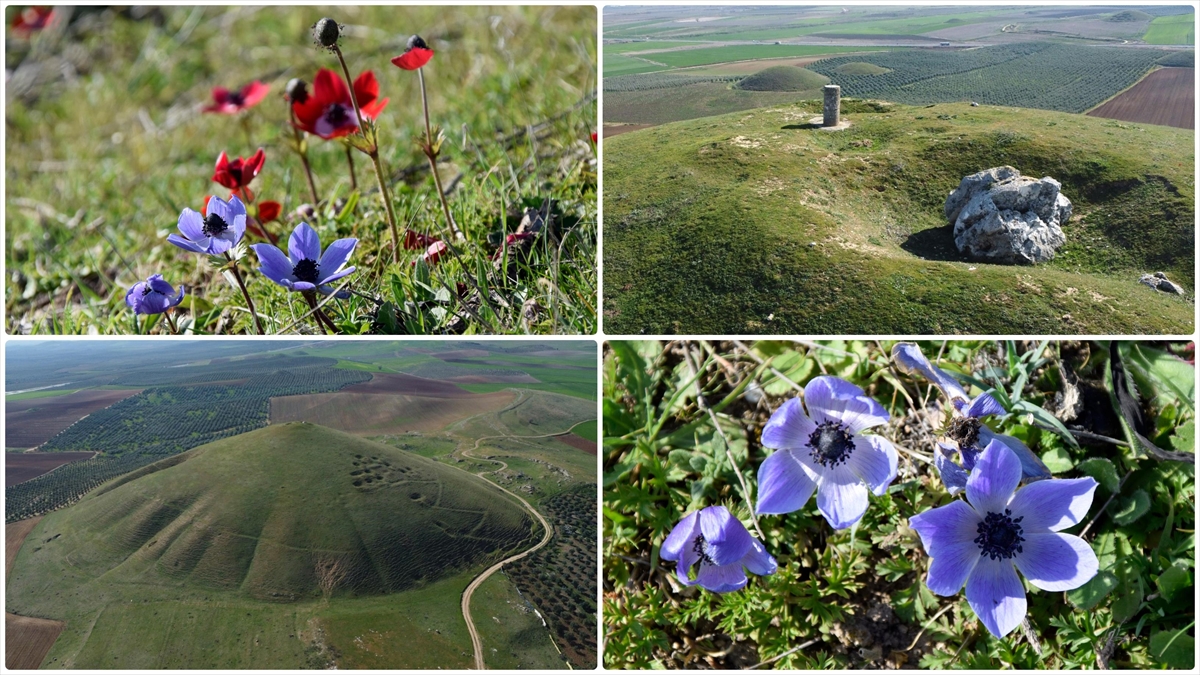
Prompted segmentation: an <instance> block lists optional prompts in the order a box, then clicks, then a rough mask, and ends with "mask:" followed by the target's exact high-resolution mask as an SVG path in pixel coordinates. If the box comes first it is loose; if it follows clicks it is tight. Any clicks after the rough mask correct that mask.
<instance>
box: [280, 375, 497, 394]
mask: <svg viewBox="0 0 1200 675" xmlns="http://www.w3.org/2000/svg"><path fill="white" fill-rule="evenodd" d="M342 392H346V393H353V394H415V395H417V396H428V397H431V398H470V397H472V396H475V394H472V393H471V392H469V391H467V390H466V389H462V388H460V387H459V386H458V385H456V384H452V383H450V382H444V381H442V380H430V379H426V378H424V377H417V376H416V375H406V374H404V373H374V374H372V376H371V379H370V380H367V381H366V382H363V383H362V384H356V385H353V386H350V387H346V388H345V389H343V390H342ZM289 398H290V397H289Z"/></svg>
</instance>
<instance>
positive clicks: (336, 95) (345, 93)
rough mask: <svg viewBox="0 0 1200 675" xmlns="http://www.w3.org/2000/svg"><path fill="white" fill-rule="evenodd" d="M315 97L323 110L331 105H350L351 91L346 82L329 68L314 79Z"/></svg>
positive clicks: (323, 69)
mask: <svg viewBox="0 0 1200 675" xmlns="http://www.w3.org/2000/svg"><path fill="white" fill-rule="evenodd" d="M313 96H315V97H316V98H318V99H320V101H321V108H322V109H324V108H325V106H326V105H328V104H330V103H345V104H346V105H350V89H349V88H347V87H346V82H345V81H344V80H342V77H341V76H340V75H338V74H337V73H335V72H333V71H332V70H330V69H328V68H321V69H320V70H318V71H317V76H316V77H314V78H313Z"/></svg>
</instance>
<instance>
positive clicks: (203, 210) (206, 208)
mask: <svg viewBox="0 0 1200 675" xmlns="http://www.w3.org/2000/svg"><path fill="white" fill-rule="evenodd" d="M212 198H213V196H212V195H208V196H207V197H205V198H204V208H202V209H200V213H205V214H207V213H208V200H210V199H212Z"/></svg>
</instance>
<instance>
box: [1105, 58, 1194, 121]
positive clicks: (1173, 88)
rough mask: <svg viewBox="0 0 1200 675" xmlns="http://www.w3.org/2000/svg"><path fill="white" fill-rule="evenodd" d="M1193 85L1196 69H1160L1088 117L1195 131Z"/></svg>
mask: <svg viewBox="0 0 1200 675" xmlns="http://www.w3.org/2000/svg"><path fill="white" fill-rule="evenodd" d="M1195 82H1196V69H1195V68H1160V69H1159V70H1156V71H1154V72H1152V73H1150V74H1149V75H1147V76H1146V77H1145V78H1143V79H1142V80H1141V81H1139V82H1138V83H1137V84H1135V85H1133V86H1132V87H1130V88H1129V89H1128V90H1126V91H1123V92H1121V93H1120V94H1119V95H1117V96H1116V97H1115V98H1113V99H1111V100H1109V101H1106V102H1105V103H1104V104H1102V105H1100V106H1097V107H1096V108H1093V109H1092V110H1089V111H1088V113H1087V114H1089V115H1091V116H1093V117H1106V118H1109V119H1115V120H1123V121H1126V122H1139V123H1142V124H1164V125H1167V126H1171V127H1179V128H1180V129H1195V128H1196V90H1195Z"/></svg>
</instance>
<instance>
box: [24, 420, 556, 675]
mask: <svg viewBox="0 0 1200 675" xmlns="http://www.w3.org/2000/svg"><path fill="white" fill-rule="evenodd" d="M367 481H371V482H367ZM355 482H358V483H360V485H359V486H356V485H355V484H354V483H355ZM381 482H382V483H387V484H391V485H393V488H392V489H378V488H375V487H372V485H373V484H379V483H381ZM538 527H539V526H537V525H536V524H535V523H534V522H533V521H532V519H531V517H530V516H529V515H528V514H527V513H526V512H525V511H524V509H522V508H521V507H520V506H519V505H518V504H515V503H513V502H512V501H511V500H510V499H509V498H508V497H507V496H505V495H504V494H503V493H501V492H499V491H497V490H495V488H494V487H492V486H489V485H487V484H486V483H484V482H482V481H480V480H478V479H477V478H474V477H471V476H468V475H466V474H464V473H462V472H461V471H456V470H453V469H450V468H448V467H445V466H443V465H441V464H438V463H436V462H433V461H430V460H428V459H425V458H422V457H419V456H418V455H416V454H412V453H407V452H403V451H401V450H398V449H395V448H392V447H388V446H386V445H380V444H378V443H373V442H370V441H365V440H362V439H359V438H356V437H353V436H349V435H347V434H342V433H340V432H335V431H332V430H330V429H324V428H322V427H317V426H315V425H311V424H289V425H281V426H273V427H268V428H267V429H262V430H259V431H255V432H252V433H250V434H244V435H242V436H237V437H233V438H230V439H226V440H224V441H219V442H216V443H212V444H209V445H206V446H202V447H200V448H197V449H195V450H193V451H191V452H189V453H187V454H186V455H182V456H180V457H177V458H175V459H174V460H172V461H171V462H169V463H160V464H157V465H154V466H151V467H147V468H145V469H142V470H141V471H139V472H136V473H133V474H129V475H127V476H125V477H123V478H121V479H118V480H116V481H113V482H110V483H109V484H107V485H106V486H105V487H103V488H101V489H99V490H97V491H95V492H93V493H91V494H90V495H88V496H87V497H85V498H84V499H83V500H81V501H80V502H79V503H78V504H76V505H75V506H73V507H71V508H68V509H64V510H61V511H56V512H54V513H52V514H50V515H48V516H46V518H45V519H44V520H43V521H42V522H41V523H39V525H38V528H37V529H36V530H35V532H34V533H33V534H31V535H30V537H29V539H28V540H27V542H26V545H25V546H23V547H22V549H21V552H20V554H19V556H18V559H17V562H16V564H15V567H14V569H13V573H12V576H11V577H10V579H9V584H8V596H7V599H6V601H7V608H8V610H9V611H12V612H16V613H19V614H24V615H29V616H41V617H49V618H57V619H60V620H65V621H67V623H68V626H70V627H71V628H70V629H69V630H68V633H64V638H63V639H60V640H59V642H58V643H56V645H55V647H54V649H53V651H52V652H51V655H50V656H51V658H52V659H55V660H56V661H57V662H58V663H61V664H63V665H64V666H67V667H71V666H74V667H99V666H100V665H103V666H105V667H120V668H126V667H135V666H136V667H144V668H163V667H171V665H172V664H179V663H182V661H178V660H176V659H182V658H184V657H185V656H186V657H190V658H192V659H193V660H192V661H190V662H188V665H189V667H206V668H235V667H263V668H280V667H284V668H298V667H302V666H303V665H304V664H305V661H304V660H303V659H299V658H298V654H299V652H300V649H301V648H303V647H304V645H303V644H300V643H299V642H294V641H289V640H286V639H284V637H283V636H284V635H287V634H289V633H290V634H299V632H300V631H303V630H305V629H306V619H305V617H311V616H313V615H314V614H319V615H323V614H325V613H326V612H328V613H329V614H330V616H334V615H337V616H339V617H341V618H340V619H338V620H339V621H342V622H344V623H345V626H346V628H345V632H342V633H340V632H339V631H338V630H335V629H333V628H330V629H329V631H328V632H329V634H330V635H333V636H334V639H335V640H344V641H341V642H339V643H338V644H337V646H338V649H339V651H341V652H342V653H343V654H346V655H347V657H350V658H354V657H362V658H365V657H364V656H363V655H360V654H357V652H354V651H353V649H352V646H353V643H352V641H351V639H350V638H349V636H350V635H351V634H353V635H362V634H363V633H362V631H361V629H362V627H363V626H367V625H371V626H374V627H375V628H376V629H380V626H382V625H383V624H385V623H387V622H386V621H384V620H383V618H379V617H377V616H376V614H375V613H377V612H378V613H381V614H389V615H397V614H404V615H411V616H408V619H406V621H407V622H408V623H403V622H399V623H403V625H419V626H421V627H422V628H423V627H424V626H426V625H428V623H426V622H424V621H423V620H422V619H420V618H418V617H417V616H415V615H416V614H418V613H419V612H420V611H421V610H424V612H425V613H426V614H430V613H433V612H436V611H441V612H443V613H444V614H445V616H446V617H451V616H453V615H454V614H455V613H456V612H457V608H458V603H457V598H458V595H459V594H461V591H462V588H463V587H465V585H466V583H467V581H468V580H469V579H470V577H471V576H473V574H475V573H478V571H479V570H480V569H482V567H483V566H484V565H486V564H490V563H491V562H494V561H495V560H496V559H498V558H500V557H502V556H503V555H506V554H507V553H509V552H511V551H513V550H515V549H518V548H520V547H522V546H526V545H528V544H529V543H530V542H531V541H532V538H533V537H534V536H538V533H537V532H535V531H534V530H535V529H537V528H538ZM333 561H336V562H338V564H340V565H341V566H342V569H343V570H344V571H345V574H344V575H343V576H342V577H341V579H340V581H339V582H338V583H337V584H336V586H335V587H334V589H333V591H332V593H331V594H330V595H329V596H328V597H325V594H324V592H323V589H322V586H321V584H320V576H319V574H318V570H319V569H320V566H321V565H322V564H324V563H329V562H333ZM455 579H457V581H453V580H455ZM446 580H451V581H452V584H451V585H452V586H453V588H451V589H450V590H449V592H443V591H437V592H436V595H438V596H439V598H438V599H437V600H436V602H435V601H434V600H430V601H429V602H430V604H420V603H418V604H416V605H413V603H412V602H410V601H409V600H410V599H411V600H416V599H417V598H416V597H412V596H407V595H406V594H408V593H412V592H413V591H414V590H416V591H420V590H421V589H432V588H434V587H435V586H437V585H438V583H439V581H446ZM47 588H53V589H55V592H53V593H49V592H46V589H47ZM443 588H444V587H443ZM325 600H329V602H330V604H329V605H328V610H326V609H325V607H326V605H325ZM435 605H436V607H435ZM335 607H337V611H334V608H335ZM437 607H440V608H441V609H440V610H439V609H437ZM218 608H221V612H218V613H213V612H214V610H216V609H218ZM233 609H236V610H237V612H236V613H234V612H233V611H232V610H233ZM243 609H244V610H245V611H242V610H243ZM368 610H369V611H368ZM359 612H367V613H366V614H361V615H359V614H358V613H359ZM243 614H248V615H249V616H247V617H246V618H245V619H244V620H243V619H242V615H243ZM210 615H211V616H210ZM235 615H236V616H237V617H238V618H237V620H236V621H235V620H233V618H232V617H234V616H235ZM446 620H447V621H449V620H450V619H449V618H447V619H446ZM164 623H165V624H167V626H168V627H169V629H168V630H163V626H164ZM392 623H393V624H396V623H397V622H392ZM91 624H95V627H94V628H90V630H88V631H76V630H75V629H76V628H77V627H82V626H90V625H91ZM355 631H357V632H355ZM406 631H407V629H403V630H401V633H399V634H404V633H405V632H406ZM462 633H463V635H465V628H464V629H462ZM339 635H342V636H344V637H342V638H339V637H338V636H339ZM117 636H124V638H123V639H118V637H117ZM260 636H261V639H262V640H263V642H264V643H265V644H266V645H268V646H269V649H267V650H264V652H263V653H254V650H251V649H249V645H250V644H252V643H253V641H254V640H256V639H259V638H260ZM429 639H431V640H433V639H434V638H433V637H429ZM438 639H439V640H440V639H441V638H438ZM204 641H208V642H210V643H211V644H212V645H217V644H220V645H221V646H220V647H216V648H212V647H211V646H210V648H209V651H208V652H207V653H204V654H201V653H199V649H200V647H199V645H201V644H203V643H204ZM435 641H436V640H435ZM394 644H395V641H394V640H393V641H390V642H389V645H385V647H386V648H387V649H388V650H389V654H388V656H387V658H386V659H384V660H381V661H377V662H375V663H376V664H377V665H379V666H381V667H382V666H386V667H392V668H403V667H427V666H428V664H429V663H431V662H432V661H433V660H435V655H433V654H430V653H423V652H421V650H399V649H397V648H395V646H394ZM408 644H410V646H411V643H408ZM454 644H455V645H456V647H454V648H453V649H451V651H450V652H446V654H449V653H452V652H454V653H456V652H458V651H459V650H460V649H466V648H467V647H462V645H464V644H468V645H469V643H464V642H460V641H458V640H457V639H455V641H454ZM147 645H149V646H147ZM180 654H182V656H180ZM305 658H307V657H305ZM426 659H428V660H426ZM416 663H421V664H423V665H415V664H416ZM443 663H444V662H443ZM127 664H130V665H127ZM247 664H252V665H247Z"/></svg>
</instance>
